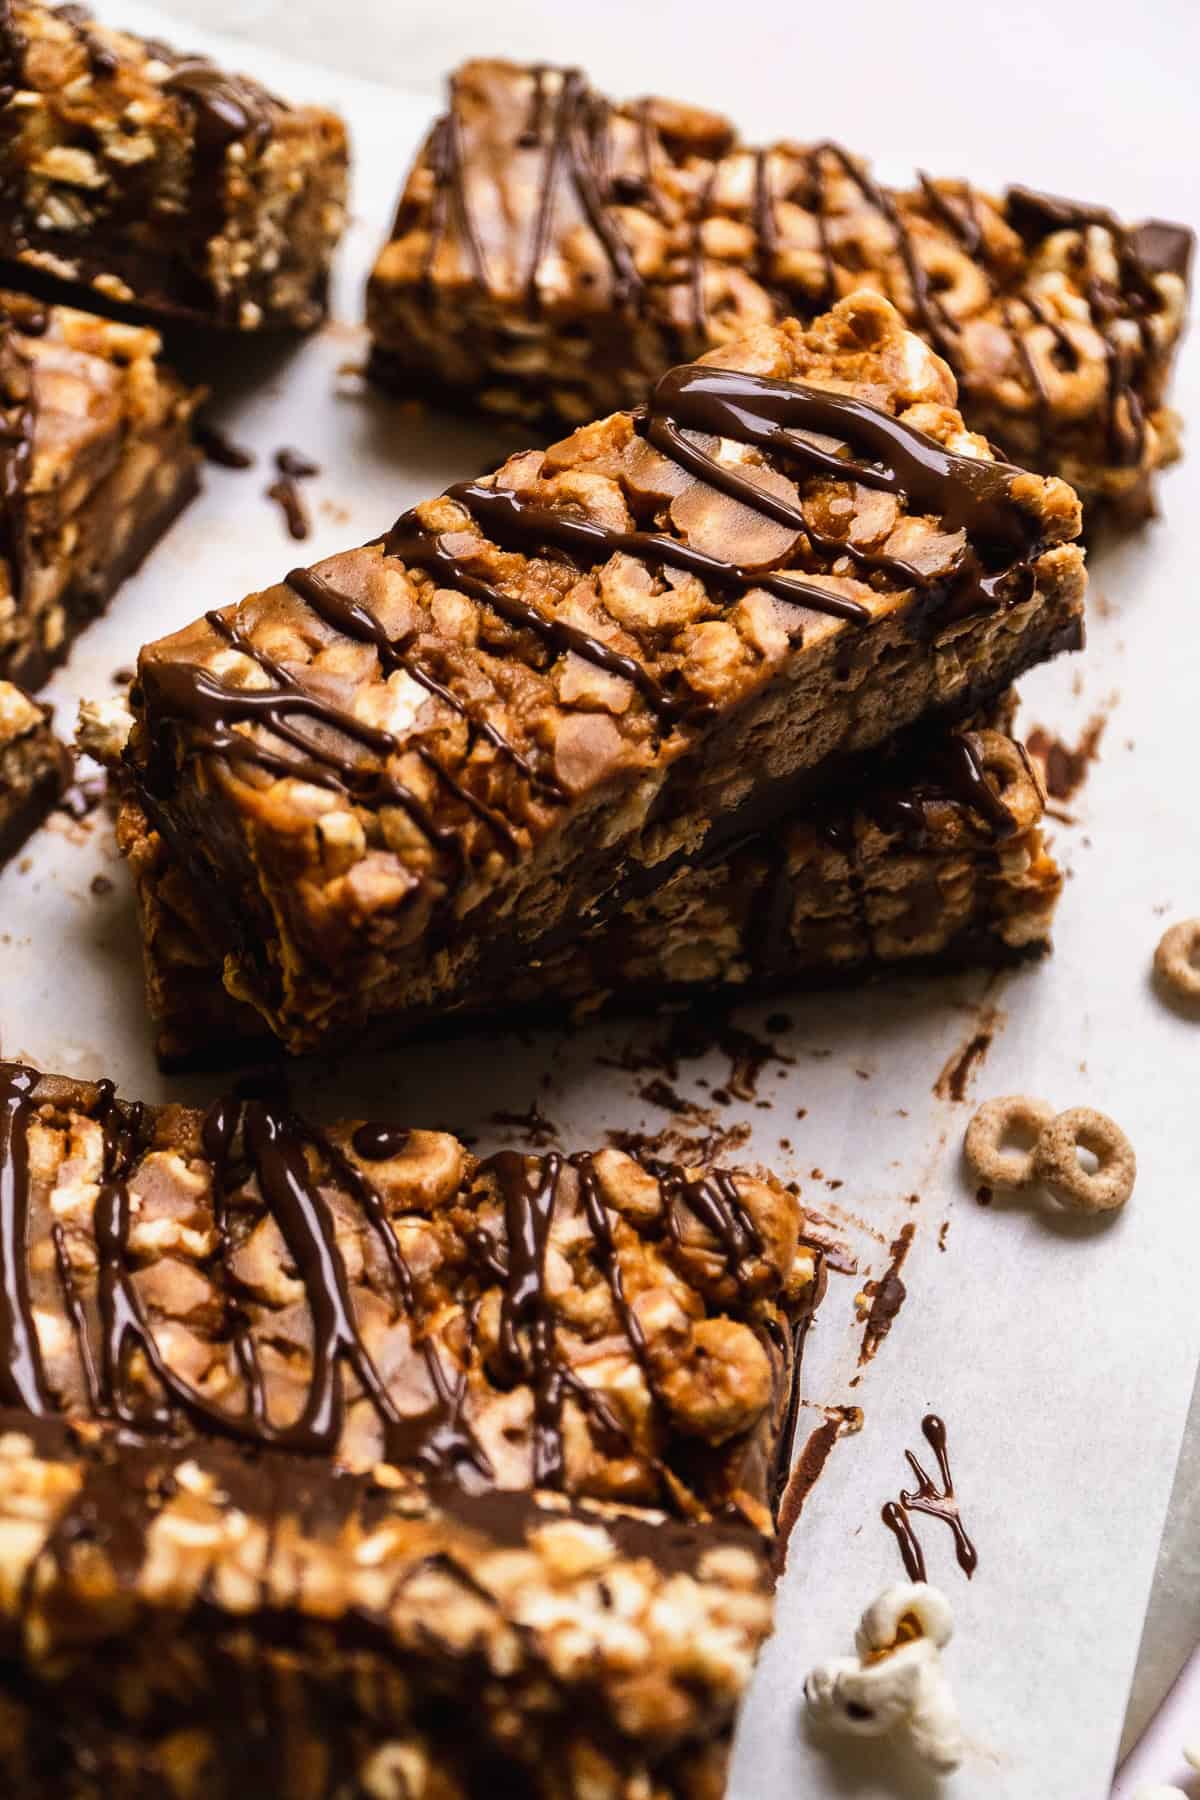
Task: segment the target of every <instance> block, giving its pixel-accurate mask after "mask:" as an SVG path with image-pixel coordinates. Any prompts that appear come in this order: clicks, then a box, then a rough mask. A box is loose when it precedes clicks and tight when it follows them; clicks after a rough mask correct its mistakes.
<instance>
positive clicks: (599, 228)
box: [395, 65, 1188, 463]
mask: <svg viewBox="0 0 1200 1800" xmlns="http://www.w3.org/2000/svg"><path fill="white" fill-rule="evenodd" d="M530 74H531V79H532V94H531V99H530V106H529V112H528V116H527V118H526V121H525V124H524V127H523V129H522V130H521V131H520V133H519V135H518V136H517V138H516V141H515V146H514V148H515V149H516V150H517V152H521V151H528V150H537V151H539V153H540V154H541V157H542V169H541V175H540V179H539V183H538V198H537V203H536V206H535V209H534V214H533V220H532V225H531V229H530V246H529V260H528V270H527V275H526V280H525V297H526V304H527V305H528V307H529V308H530V310H531V311H533V312H536V311H537V310H538V308H539V306H540V303H541V297H540V290H539V277H540V274H541V270H542V268H543V265H544V263H545V260H546V255H547V251H548V250H549V247H550V243H551V239H552V233H553V229H554V220H555V212H556V203H557V197H558V194H559V191H560V187H561V184H562V182H563V179H564V176H565V177H566V178H567V179H568V180H569V182H570V184H571V187H572V190H573V192H574V193H575V195H576V197H577V199H578V202H579V205H580V207H581V210H582V211H583V213H584V216H585V217H586V219H587V221H588V224H589V225H590V227H591V229H592V231H593V232H594V233H595V235H596V237H597V239H598V241H599V242H600V244H601V246H602V248H603V250H604V253H605V256H606V258H607V261H608V264H609V268H610V273H611V279H612V292H613V298H614V301H615V302H616V304H617V305H618V306H619V307H626V308H639V307H641V306H643V305H644V303H645V299H646V294H647V286H646V283H645V281H644V280H643V278H642V277H641V275H640V273H639V271H638V268H637V264H636V261H635V259H634V257H633V254H632V252H631V249H630V246H629V243H628V242H627V240H626V237H625V236H624V234H623V231H622V228H621V224H620V220H619V214H618V212H617V211H616V209H617V208H619V207H621V206H623V205H635V206H642V207H644V208H646V209H647V210H649V211H650V212H652V213H654V214H656V215H657V216H659V217H662V216H664V207H663V200H662V195H661V193H660V191H659V189H658V186H657V185H656V180H655V168H656V162H657V161H658V160H659V157H666V160H667V161H668V162H669V160H670V159H669V157H668V156H667V152H666V146H665V144H664V143H663V140H662V138H661V137H660V136H659V135H658V133H657V132H656V131H655V128H654V125H653V121H652V119H651V116H650V110H649V108H648V106H647V104H646V103H645V102H642V103H640V104H639V105H638V106H637V107H636V108H635V109H634V114H633V117H634V123H635V124H636V127H637V133H638V145H639V154H640V161H641V165H642V167H641V172H640V174H637V175H632V174H630V173H629V172H628V171H618V172H616V173H614V172H613V170H612V167H611V162H612V159H611V141H610V140H611V115H612V107H611V105H610V103H609V102H608V101H607V100H605V99H603V98H602V97H601V96H600V95H598V94H596V93H594V92H593V91H592V90H591V89H590V88H589V87H588V84H587V82H586V80H585V78H584V76H583V75H582V73H581V72H580V70H578V69H575V68H570V69H562V70H558V71H554V70H551V69H549V68H547V67H546V66H545V65H537V66H535V67H534V68H533V69H532V70H531V71H530ZM552 75H557V78H558V88H557V95H556V96H555V97H554V98H553V99H551V97H550V95H549V93H548V81H547V77H548V76H552ZM753 157H754V177H753V184H752V191H751V198H750V208H749V211H750V223H751V226H752V229H753V232H754V244H755V249H754V268H755V274H756V278H757V280H758V282H759V284H760V286H761V287H762V288H763V289H764V290H765V291H766V293H767V294H768V295H769V296H770V297H771V299H772V301H773V303H774V305H775V307H776V310H777V312H778V313H779V314H780V315H785V314H787V313H793V312H794V313H798V314H800V315H801V316H802V317H812V316H813V314H814V313H815V312H819V311H821V310H823V309H824V308H826V307H828V306H831V305H832V304H833V303H834V301H835V300H836V299H837V298H838V293H839V266H838V262H837V257H836V254H835V249H834V244H833V238H832V233H831V231H830V228H829V223H830V219H831V218H833V217H835V216H836V215H835V212H834V208H833V204H832V197H831V183H830V171H831V170H832V171H833V172H835V173H836V174H837V175H838V176H840V177H842V178H843V179H844V180H846V181H849V182H850V183H852V184H853V186H854V187H855V188H856V189H857V190H858V193H859V194H860V195H861V197H862V199H863V201H864V202H865V203H866V205H867V206H868V207H869V208H870V209H871V210H872V211H873V212H875V213H876V214H878V216H879V217H880V218H881V219H882V220H883V221H884V222H885V223H886V225H887V226H888V228H889V230H890V232H891V234H892V238H893V242H894V245H895V251H896V254H897V256H898V257H899V259H900V262H901V264H902V266H903V269H904V273H905V277H906V279H907V283H908V290H909V296H910V299H909V310H910V313H911V315H912V317H913V318H914V320H915V322H916V323H917V325H918V326H919V328H920V329H921V330H922V331H923V333H924V334H925V336H926V337H927V338H928V340H929V342H930V343H931V344H932V345H933V346H934V348H935V349H936V350H937V351H938V352H939V353H940V354H941V355H942V356H943V357H945V359H946V361H947V362H948V363H949V364H950V366H951V368H952V369H953V370H954V371H955V373H956V375H958V377H959V379H960V380H967V381H969V370H967V369H966V368H965V366H964V357H963V354H962V333H961V327H960V325H959V323H958V321H957V320H956V318H955V317H954V315H953V314H952V313H951V311H950V310H949V308H948V307H947V306H946V304H945V303H944V301H943V300H942V298H941V296H940V294H939V292H938V290H937V287H936V285H935V282H934V280H933V278H932V276H931V274H930V271H929V269H928V268H927V267H926V264H925V261H924V260H923V258H922V254H921V246H920V242H919V239H918V237H917V236H916V235H915V234H914V232H913V230H912V228H911V225H910V222H909V220H908V219H907V218H906V216H905V213H904V210H903V208H902V207H901V206H900V205H899V204H898V203H897V197H896V196H895V195H894V194H893V193H892V192H891V191H890V190H888V189H887V188H884V187H882V186H881V185H880V184H879V183H878V182H877V181H875V180H874V178H873V177H872V176H871V175H870V174H869V173H868V171H867V170H866V169H865V168H864V167H863V166H862V164H861V163H860V162H859V161H858V160H857V159H856V158H855V157H854V156H852V155H851V154H850V152H849V151H848V150H846V149H845V148H844V147H843V146H842V145H841V144H839V143H836V142H834V141H833V140H831V139H826V140H824V141H822V142H820V143H817V144H814V145H812V146H810V147H809V148H808V149H807V150H806V151H805V152H804V153H803V157H802V173H801V179H800V182H799V184H798V185H796V184H793V187H792V189H791V190H789V191H787V192H779V191H776V188H775V186H774V185H773V182H772V170H771V152H770V151H769V150H766V149H758V150H756V151H755V152H754V153H753ZM427 160H428V164H429V167H430V169H431V172H432V175H433V186H434V197H433V206H432V218H431V236H430V245H429V250H428V253H427V257H426V262H425V266H424V280H425V282H426V283H427V284H428V282H429V280H430V279H431V276H432V269H433V261H434V257H435V256H436V253H437V250H438V248H439V247H440V245H441V244H442V242H443V241H444V240H445V238H446V234H447V231H448V230H449V229H450V227H451V224H453V226H454V227H455V229H456V230H457V231H458V233H459V234H460V236H461V238H462V240H463V242H464V243H465V244H466V246H467V251H468V255H469V259H470V263H471V270H472V274H473V277H474V279H475V280H476V281H477V282H478V283H479V285H480V286H481V287H482V288H483V289H485V290H486V291H488V292H490V291H492V290H491V283H490V279H489V274H488V269H487V266H486V260H485V257H484V254H483V250H482V246H481V243H480V238H479V233H478V229H477V227H476V225H475V222H474V219H473V215H472V209H471V204H470V198H469V194H468V189H467V182H466V174H465V156H464V149H463V143H462V128H461V124H460V121H459V117H458V96H457V91H456V88H455V85H454V83H453V82H452V83H451V88H450V104H449V108H448V110H447V112H446V114H445V115H444V117H443V118H442V119H441V120H439V122H438V124H437V126H436V127H435V129H434V133H433V136H432V139H431V142H430V145H429V149H428V152H427ZM720 166H721V165H720V160H719V158H717V159H714V160H713V162H712V165H711V168H710V170H709V171H708V173H707V175H706V176H705V177H704V179H703V180H702V182H701V183H700V186H699V190H698V192H697V196H696V202H695V211H694V213H693V214H692V216H691V218H690V222H689V225H688V240H689V243H688V265H689V266H688V269H687V274H686V282H687V286H688V287H689V289H690V290H691V294H692V306H691V312H692V321H693V325H694V327H695V329H696V332H697V335H698V338H699V340H700V344H701V347H704V346H705V343H706V338H707V324H708V321H707V313H706V304H705V291H704V290H705V267H706V258H705V251H704V235H703V232H704V225H705V223H706V221H707V220H708V218H709V217H710V216H711V213H712V206H713V197H714V194H715V191H716V183H717V175H718V173H719V170H720ZM918 181H919V184H920V192H921V195H922V197H923V199H924V201H925V204H926V206H927V208H928V211H929V214H930V215H931V217H932V218H934V219H935V220H936V221H938V222H939V223H940V224H941V225H943V226H944V227H945V228H946V229H948V230H949V231H950V232H951V234H952V235H953V236H954V237H955V238H956V239H957V240H958V242H959V243H960V244H961V245H962V248H963V250H964V251H965V253H966V255H967V256H968V257H969V258H970V259H971V261H972V262H973V263H974V264H975V265H976V266H977V268H978V269H979V270H980V271H981V273H982V274H983V276H984V278H985V280H987V281H988V283H989V284H990V287H991V289H992V293H993V296H995V297H997V298H998V299H999V300H1000V311H1001V315H1002V317H1003V320H1004V323H1005V326H1006V328H1007V330H1008V332H1009V335H1010V337H1011V339H1012V342H1013V346H1014V349H1015V351H1016V354H1017V356H1018V358H1019V360H1020V363H1021V367H1022V369H1023V371H1024V373H1025V377H1026V379H1027V380H1028V382H1029V384H1030V386H1031V388H1032V389H1033V391H1034V394H1035V395H1036V397H1037V400H1038V404H1039V405H1040V406H1041V407H1042V409H1043V411H1046V410H1048V409H1049V405H1050V397H1049V394H1048V392H1047V388H1046V383H1045V380H1044V379H1043V377H1042V374H1041V372H1040V369H1039V366H1038V363H1037V361H1036V359H1035V358H1034V356H1033V355H1032V354H1031V352H1030V349H1029V346H1028V344H1027V343H1026V341H1025V326H1024V324H1023V321H1022V318H1021V317H1020V316H1019V315H1020V313H1021V312H1022V311H1023V312H1024V313H1026V314H1027V315H1028V317H1029V319H1030V320H1032V321H1033V322H1034V323H1037V324H1040V325H1044V326H1046V327H1047V328H1048V329H1049V330H1050V331H1051V332H1052V334H1053V337H1054V343H1055V350H1054V354H1055V355H1056V357H1058V358H1059V359H1060V360H1061V361H1062V364H1063V366H1064V367H1065V368H1068V369H1070V368H1072V367H1074V366H1075V365H1076V364H1077V361H1078V353H1077V351H1076V349H1075V346H1074V345H1073V343H1072V341H1071V338H1070V335H1069V333H1068V332H1067V331H1066V329H1065V328H1064V327H1063V325H1062V324H1061V322H1060V321H1059V320H1058V319H1057V318H1056V317H1055V315H1054V313H1053V311H1052V310H1051V309H1050V308H1048V307H1047V306H1046V305H1044V304H1043V302H1042V301H1041V300H1040V299H1039V298H1038V296H1037V295H1036V294H1034V293H1033V292H1017V293H1013V294H1007V295H1003V294H1002V288H1003V287H1004V285H1005V282H1004V278H1003V276H1002V273H1001V271H1000V270H999V269H998V267H997V265H996V262H995V259H994V257H993V255H992V251H991V248H990V246H989V243H988V238H987V234H986V232H985V231H984V229H983V225H982V220H981V214H980V209H979V205H978V201H977V197H976V195H975V193H974V190H973V189H972V188H971V186H970V184H969V183H962V184H961V195H959V196H956V197H955V198H953V199H952V198H951V197H950V195H949V194H948V193H947V191H946V190H945V188H944V187H942V186H940V185H939V184H937V183H936V182H934V181H933V180H932V179H931V178H930V177H929V176H928V175H927V174H925V173H923V172H922V173H920V174H919V175H918ZM784 199H786V200H789V201H793V202H795V203H798V204H800V205H803V206H804V207H805V208H806V209H807V210H808V211H810V212H811V214H812V216H813V218H814V219H815V222H816V226H817V239H818V245H819V248H820V253H821V261H822V284H821V288H820V290H819V292H818V293H817V294H816V295H815V296H814V294H813V293H812V292H811V291H810V290H809V289H808V288H806V287H797V286H795V285H794V284H793V285H787V286H783V285H781V282H780V271H779V267H778V264H779V257H778V250H779V240H780V232H779V224H778V215H777V206H778V204H779V202H780V201H781V200H784ZM408 211H409V209H407V208H406V207H405V206H403V205H402V207H401V211H400V213H399V214H398V216H397V221H396V226H395V234H396V235H398V233H399V231H400V230H401V229H402V228H403V226H404V225H405V223H406V222H407V219H408ZM1005 213H1006V216H1007V218H1008V220H1009V222H1010V223H1011V224H1012V225H1013V226H1014V228H1015V229H1016V230H1017V231H1018V232H1020V234H1021V235H1022V236H1023V237H1024V238H1025V239H1026V241H1027V242H1028V241H1036V240H1037V239H1038V238H1040V237H1044V236H1045V235H1047V234H1048V233H1049V232H1050V231H1055V230H1064V229H1070V230H1079V231H1081V232H1082V233H1084V237H1083V239H1082V241H1081V243H1080V246H1079V252H1078V258H1079V262H1080V264H1081V268H1082V273H1083V276H1084V280H1083V292H1084V295H1085V297H1086V299H1087V303H1088V307H1089V310H1090V312H1091V316H1092V322H1093V324H1094V325H1095V326H1096V329H1097V330H1098V331H1099V333H1100V335H1101V338H1102V339H1103V342H1104V346H1105V352H1104V354H1105V359H1106V362H1107V365H1108V390H1109V391H1108V421H1109V423H1108V431H1109V440H1110V450H1111V453H1112V454H1113V456H1114V457H1115V458H1116V460H1117V461H1118V462H1125V463H1136V462H1137V461H1138V460H1139V458H1140V456H1141V454H1142V449H1143V445H1144V441H1145V417H1144V409H1143V406H1142V402H1141V399H1140V396H1139V394H1138V390H1137V381H1138V377H1139V374H1140V373H1141V371H1140V368H1139V366H1138V365H1139V360H1140V359H1139V356H1138V354H1137V353H1136V352H1131V350H1130V348H1129V347H1128V346H1127V345H1124V344H1122V343H1121V342H1120V340H1119V339H1118V338H1117V337H1116V336H1114V334H1113V333H1112V331H1111V329H1110V327H1111V325H1112V323H1113V321H1114V320H1117V319H1121V320H1128V319H1132V320H1134V321H1135V322H1136V324H1137V326H1138V329H1139V332H1140V334H1141V340H1142V351H1143V354H1145V353H1146V352H1148V351H1150V350H1151V349H1152V347H1153V346H1152V340H1151V338H1150V335H1149V327H1148V318H1149V315H1150V314H1151V313H1153V312H1155V311H1157V310H1158V309H1159V307H1160V305H1161V300H1160V297H1159V295H1158V293H1157V290H1156V289H1155V286H1154V282H1153V276H1154V274H1155V273H1156V272H1157V271H1158V269H1160V268H1171V269H1175V270H1176V271H1177V272H1181V267H1182V266H1185V264H1186V255H1187V251H1186V247H1185V246H1186V243H1187V241H1188V234H1187V233H1186V232H1184V231H1183V230H1182V229H1181V228H1179V227H1171V226H1165V225H1161V224H1159V223H1158V222H1154V221H1152V222H1151V226H1150V227H1138V228H1130V227H1127V226H1124V225H1122V224H1121V223H1120V221H1119V220H1118V219H1116V218H1115V216H1114V215H1113V214H1112V213H1111V212H1109V211H1108V210H1107V209H1105V208H1103V207H1094V206H1087V205H1084V204H1082V203H1079V202H1075V201H1066V200H1059V199H1057V198H1056V197H1054V196H1051V195H1044V194H1038V193H1035V192H1034V191H1033V190H1031V189H1026V188H1020V187H1014V188H1011V189H1010V190H1009V191H1008V193H1007V195H1006V196H1005ZM1091 225H1098V226H1101V227H1103V229H1104V230H1106V231H1107V232H1109V233H1110V234H1111V236H1112V239H1113V242H1114V245H1115V247H1116V252H1117V256H1118V260H1119V262H1120V266H1121V272H1120V280H1119V282H1118V283H1117V284H1116V285H1114V284H1113V283H1111V282H1105V281H1102V280H1101V279H1100V278H1099V277H1098V276H1097V275H1096V274H1095V273H1094V272H1092V270H1091V266H1090V251H1089V248H1088V245H1087V242H1086V228H1087V227H1088V226H1091Z"/></svg>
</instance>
